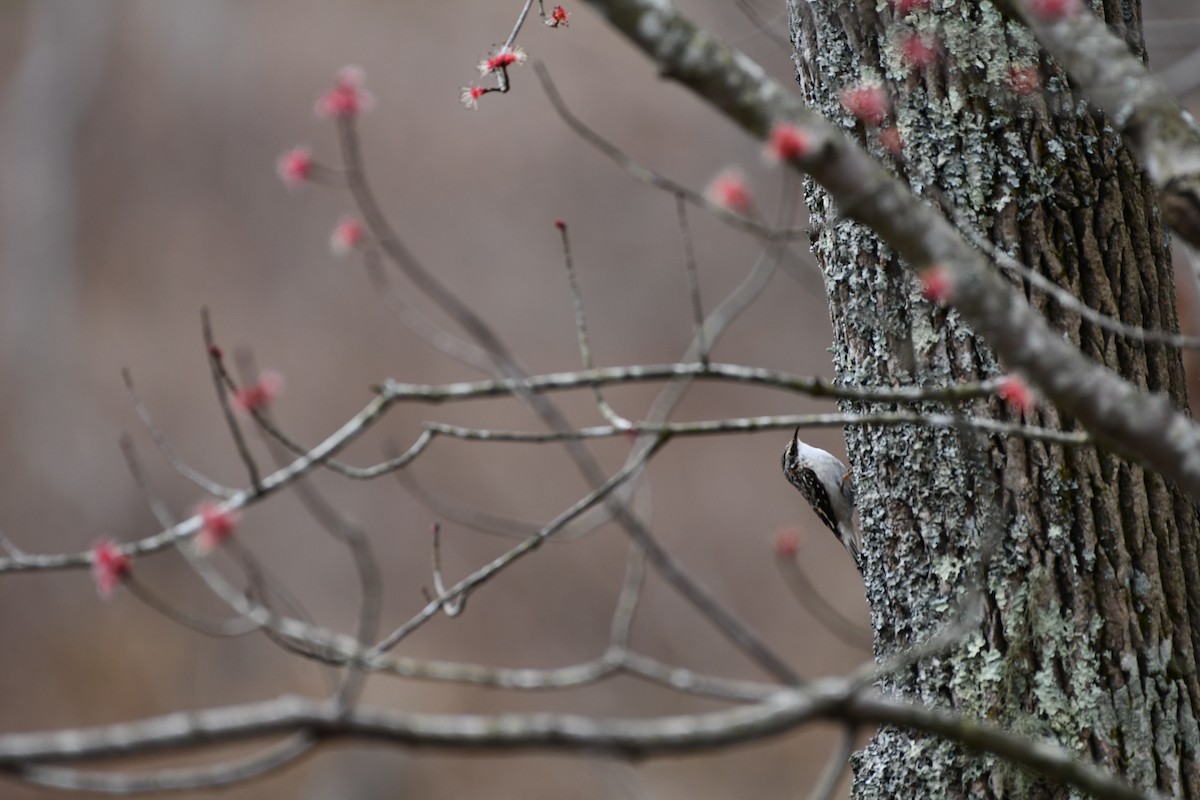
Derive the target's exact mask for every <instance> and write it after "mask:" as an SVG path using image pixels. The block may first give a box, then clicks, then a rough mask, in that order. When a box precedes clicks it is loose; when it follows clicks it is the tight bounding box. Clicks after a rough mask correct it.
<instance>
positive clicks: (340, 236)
mask: <svg viewBox="0 0 1200 800" xmlns="http://www.w3.org/2000/svg"><path fill="white" fill-rule="evenodd" d="M365 233H366V231H365V230H364V229H363V226H362V223H361V222H359V221H358V220H357V219H355V218H354V217H350V216H346V217H342V218H341V219H340V220H338V224H337V225H336V226H335V227H334V229H333V233H332V234H331V235H330V237H329V249H330V251H331V252H332V253H333V254H334V255H335V256H339V257H341V256H344V255H346V254H347V253H349V252H350V251H352V250H354V249H355V248H357V247H358V246H359V245H360V244H362V240H363V236H364V235H365Z"/></svg>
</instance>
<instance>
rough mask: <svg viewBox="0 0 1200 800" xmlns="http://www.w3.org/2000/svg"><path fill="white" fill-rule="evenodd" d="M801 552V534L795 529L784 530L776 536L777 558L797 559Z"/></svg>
mask: <svg viewBox="0 0 1200 800" xmlns="http://www.w3.org/2000/svg"><path fill="white" fill-rule="evenodd" d="M798 552H800V532H799V531H798V530H796V529H795V528H784V529H783V530H781V531H780V532H779V533H777V534H775V557H776V558H795V557H796V553H798Z"/></svg>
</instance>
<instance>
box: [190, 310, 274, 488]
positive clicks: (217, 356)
mask: <svg viewBox="0 0 1200 800" xmlns="http://www.w3.org/2000/svg"><path fill="white" fill-rule="evenodd" d="M200 325H201V328H202V329H203V331H204V347H205V352H207V353H208V364H209V367H210V369H211V371H212V378H213V387H214V388H215V389H216V391H217V402H218V403H220V404H221V413H222V414H223V415H224V416H225V424H226V426H228V428H229V435H230V436H232V437H233V444H234V446H235V447H237V452H238V456H239V457H240V458H241V459H242V464H244V465H245V467H246V473H247V474H248V475H249V476H250V490H251V491H252V492H255V493H257V492H258V491H259V490H260V489H261V485H260V484H261V481H260V479H259V474H258V465H257V464H255V463H254V456H253V455H251V453H250V448H249V446H247V444H246V437H245V436H243V435H242V427H241V425H239V424H238V421H237V417H236V416H234V413H233V408H232V407H231V406H230V403H229V394H228V391H227V384H228V383H229V377H228V375H227V374H226V372H225V366H224V364H223V363H222V356H221V350H220V349H219V348H218V347H217V344H216V341H215V340H214V339H213V331H212V321H211V320H210V319H209V316H208V308H207V307H204V308H202V309H200Z"/></svg>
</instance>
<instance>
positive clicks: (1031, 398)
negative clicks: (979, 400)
mask: <svg viewBox="0 0 1200 800" xmlns="http://www.w3.org/2000/svg"><path fill="white" fill-rule="evenodd" d="M996 396H997V397H999V398H1000V399H1001V400H1003V401H1004V402H1006V403H1008V404H1009V405H1010V406H1012V407H1013V408H1015V409H1016V410H1018V411H1020V412H1021V413H1022V414H1025V415H1029V414H1032V413H1033V410H1034V409H1035V408H1037V396H1036V395H1034V393H1033V389H1032V388H1030V386H1029V384H1028V383H1026V382H1025V381H1024V379H1022V378H1021V377H1020V376H1019V375H1006V376H1005V377H1004V378H1003V379H1002V380H1001V381H1000V386H999V387H998V388H997V389H996Z"/></svg>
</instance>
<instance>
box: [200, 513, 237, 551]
mask: <svg viewBox="0 0 1200 800" xmlns="http://www.w3.org/2000/svg"><path fill="white" fill-rule="evenodd" d="M196 513H197V514H199V515H200V533H199V534H198V535H197V536H196V549H197V550H199V551H200V552H201V553H211V552H212V551H213V550H215V549H216V548H217V546H218V545H220V544H221V542H223V541H225V540H226V539H228V538H229V537H230V536H232V535H233V531H234V530H235V529H236V528H237V524H238V519H239V515H238V513H237V512H236V511H231V510H229V509H227V508H224V507H222V506H221V504H220V503H215V502H213V501H211V500H206V501H204V502H203V503H201V504H200V505H199V506H197V507H196Z"/></svg>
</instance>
